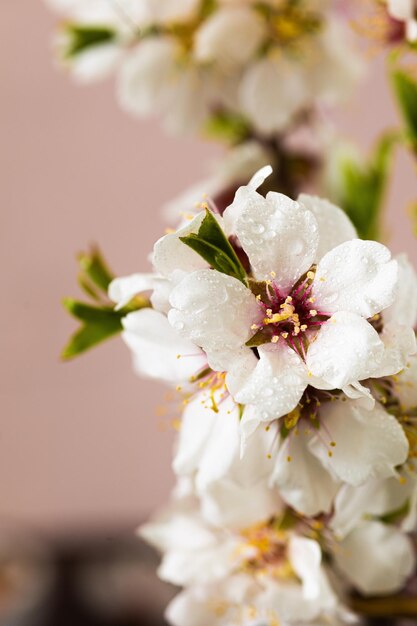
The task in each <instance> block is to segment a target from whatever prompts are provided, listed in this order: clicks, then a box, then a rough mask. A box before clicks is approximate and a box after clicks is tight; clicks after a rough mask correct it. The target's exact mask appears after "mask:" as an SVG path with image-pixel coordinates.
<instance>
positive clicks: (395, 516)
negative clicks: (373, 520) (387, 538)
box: [379, 500, 410, 525]
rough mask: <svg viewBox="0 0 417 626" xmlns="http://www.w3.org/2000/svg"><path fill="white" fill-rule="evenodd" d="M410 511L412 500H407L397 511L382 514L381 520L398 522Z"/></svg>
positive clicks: (385, 522) (392, 522) (386, 522)
mask: <svg viewBox="0 0 417 626" xmlns="http://www.w3.org/2000/svg"><path fill="white" fill-rule="evenodd" d="M409 512H410V500H406V501H405V502H404V504H403V505H402V506H401V507H399V508H398V509H396V510H395V511H391V513H387V514H386V515H382V516H381V517H380V518H379V520H380V521H381V522H383V523H384V524H390V525H391V524H397V523H398V522H400V521H401V520H403V519H404V517H406V516H407V515H408V513H409Z"/></svg>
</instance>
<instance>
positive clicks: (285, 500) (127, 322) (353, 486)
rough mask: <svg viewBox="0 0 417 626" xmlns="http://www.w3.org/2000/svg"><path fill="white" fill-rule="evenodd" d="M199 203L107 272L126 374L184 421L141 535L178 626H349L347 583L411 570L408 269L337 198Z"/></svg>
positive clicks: (414, 429)
mask: <svg viewBox="0 0 417 626" xmlns="http://www.w3.org/2000/svg"><path fill="white" fill-rule="evenodd" d="M270 174H271V168H270V167H268V166H266V167H264V168H262V169H261V170H260V171H259V172H258V173H257V174H256V175H255V176H254V177H253V178H252V180H251V181H250V183H249V184H248V185H246V186H242V187H240V188H239V189H238V190H237V192H236V195H235V197H234V200H233V201H232V202H231V204H229V206H227V208H226V209H225V210H224V211H221V213H222V214H220V212H219V211H218V210H217V207H216V205H215V204H214V203H213V202H211V201H208V204H207V205H206V206H203V207H201V208H202V210H201V211H200V212H198V213H195V214H194V216H190V218H189V219H184V220H183V222H182V223H181V225H180V227H179V229H178V230H176V231H175V232H171V233H169V234H167V235H165V236H164V237H162V238H161V239H160V240H159V241H157V243H156V244H155V247H154V251H153V257H152V259H153V266H154V271H153V272H152V273H149V274H134V275H132V276H129V277H126V278H118V279H116V280H114V281H113V282H112V283H111V285H110V290H109V295H110V298H111V299H112V300H113V302H115V303H116V306H117V307H118V308H119V309H120V308H122V307H123V306H125V305H126V304H127V303H129V302H131V301H132V299H133V298H134V297H135V296H137V295H138V294H141V293H144V292H150V302H151V305H152V306H151V307H149V308H143V309H140V310H137V311H133V312H130V313H128V314H127V315H126V316H125V317H124V318H123V327H124V332H123V338H124V340H125V342H126V344H127V345H128V346H129V348H130V349H131V351H132V353H133V359H134V366H135V368H136V370H137V371H138V373H140V374H141V375H145V376H149V377H154V378H158V379H161V380H164V381H166V382H167V383H169V384H171V385H173V386H174V387H176V390H177V392H178V394H179V396H180V398H181V400H182V404H183V414H182V419H181V425H180V430H179V435H178V439H177V445H176V450H175V455H174V462H173V467H174V471H175V473H176V475H177V477H178V484H177V487H176V490H175V492H174V494H173V498H172V502H171V504H170V506H169V508H168V509H167V510H166V511H164V512H163V513H162V514H161V515H160V516H158V517H157V518H156V519H155V520H154V521H153V522H151V523H149V524H147V525H145V526H144V527H142V529H141V531H140V532H141V534H142V536H144V537H145V538H146V539H147V540H148V541H150V542H151V543H152V544H153V545H155V546H156V547H157V548H158V549H159V550H160V551H161V553H162V555H163V560H162V564H161V567H160V575H161V577H162V578H163V579H164V580H167V581H169V582H172V583H174V584H177V585H181V586H183V587H184V588H185V589H184V591H183V592H181V593H180V595H179V596H177V597H176V599H175V600H174V601H173V602H172V604H171V605H170V606H169V608H168V610H167V618H168V620H169V621H170V623H171V624H173V625H174V626H206V625H207V624H213V626H231V625H242V626H277V625H278V624H280V625H281V626H283V625H285V626H300V625H301V624H304V623H308V624H311V625H314V626H324V625H325V624H333V625H335V626H336V625H341V624H348V623H353V622H354V621H355V616H354V615H353V614H352V613H351V612H350V610H348V609H347V608H346V607H347V606H348V604H347V599H348V596H349V594H350V593H351V591H352V590H355V591H357V592H360V593H361V594H364V595H378V594H387V593H393V592H395V591H397V590H399V589H401V588H403V586H404V585H405V583H406V581H407V579H408V577H409V576H410V575H411V573H412V572H413V571H414V568H415V556H414V551H413V544H412V541H411V539H410V536H409V533H411V532H412V531H414V530H415V527H416V521H417V462H416V458H417V456H416V455H417V385H416V382H417V346H416V338H415V332H414V328H415V325H416V323H417V276H416V275H415V273H414V270H413V269H412V267H411V266H410V264H409V263H408V261H407V259H406V257H405V256H404V255H400V256H399V257H397V258H396V259H392V258H391V254H390V252H389V250H388V249H387V248H386V247H385V246H384V245H382V244H380V243H377V242H375V241H363V240H360V239H359V238H358V237H357V234H356V231H355V228H354V227H353V225H352V224H351V222H350V221H349V219H348V218H347V217H346V215H345V213H343V211H342V210H341V209H339V208H338V207H336V206H334V205H332V204H331V203H329V202H328V201H326V200H323V199H320V198H318V197H315V196H307V195H301V196H300V197H299V198H298V200H297V201H293V200H291V199H290V198H288V197H286V196H284V195H282V194H280V193H276V192H269V193H268V194H267V195H266V197H264V196H262V195H261V194H260V193H258V191H257V189H258V188H259V187H260V186H261V185H262V184H263V183H264V181H265V179H266V177H267V176H269V175H270Z"/></svg>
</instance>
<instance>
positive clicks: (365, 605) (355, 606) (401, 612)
mask: <svg viewBox="0 0 417 626" xmlns="http://www.w3.org/2000/svg"><path fill="white" fill-rule="evenodd" d="M350 606H351V608H352V610H353V611H355V613H358V614H359V615H361V616H363V617H379V618H386V617H392V618H395V617H417V597H416V596H402V595H398V596H386V597H381V598H371V599H370V598H351V601H350Z"/></svg>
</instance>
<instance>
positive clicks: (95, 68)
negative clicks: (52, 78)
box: [71, 44, 123, 83]
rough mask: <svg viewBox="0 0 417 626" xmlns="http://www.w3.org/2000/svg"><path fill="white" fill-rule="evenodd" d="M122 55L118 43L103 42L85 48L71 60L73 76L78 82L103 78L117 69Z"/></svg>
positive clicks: (96, 80)
mask: <svg viewBox="0 0 417 626" xmlns="http://www.w3.org/2000/svg"><path fill="white" fill-rule="evenodd" d="M122 57H123V49H122V47H121V46H119V45H115V44H105V45H101V46H94V48H91V49H88V48H87V49H86V50H85V51H84V52H81V53H79V54H77V55H76V56H75V57H74V59H72V61H71V69H72V73H73V76H74V78H75V79H76V80H78V81H79V82H80V83H92V82H98V81H100V80H104V79H105V78H107V77H108V76H110V75H111V74H113V72H114V71H115V70H116V69H117V66H118V65H119V63H120V61H121V60H122Z"/></svg>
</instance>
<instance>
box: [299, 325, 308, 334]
mask: <svg viewBox="0 0 417 626" xmlns="http://www.w3.org/2000/svg"><path fill="white" fill-rule="evenodd" d="M300 328H301V330H302V331H303V332H304V331H305V330H307V324H301V326H300Z"/></svg>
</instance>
